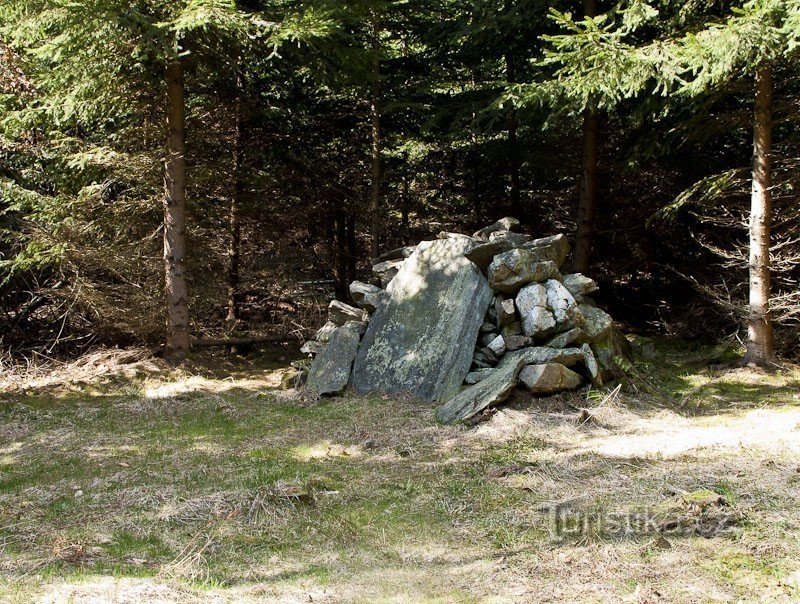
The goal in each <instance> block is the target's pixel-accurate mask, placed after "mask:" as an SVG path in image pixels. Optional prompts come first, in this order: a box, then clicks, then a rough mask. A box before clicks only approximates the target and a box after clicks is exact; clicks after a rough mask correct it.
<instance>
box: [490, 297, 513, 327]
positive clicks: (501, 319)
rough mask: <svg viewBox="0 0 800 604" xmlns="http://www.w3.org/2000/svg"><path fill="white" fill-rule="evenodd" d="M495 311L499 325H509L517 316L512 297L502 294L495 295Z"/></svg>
mask: <svg viewBox="0 0 800 604" xmlns="http://www.w3.org/2000/svg"><path fill="white" fill-rule="evenodd" d="M494 308H495V311H496V312H497V323H498V324H499V325H501V326H502V325H509V324H510V323H513V322H514V321H515V320H516V318H517V307H516V305H515V304H514V298H504V297H503V296H498V297H497V303H496V304H495V307H494Z"/></svg>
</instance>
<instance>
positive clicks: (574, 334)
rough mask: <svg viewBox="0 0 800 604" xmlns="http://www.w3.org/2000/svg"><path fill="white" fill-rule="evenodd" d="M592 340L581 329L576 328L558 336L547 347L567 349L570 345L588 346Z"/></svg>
mask: <svg viewBox="0 0 800 604" xmlns="http://www.w3.org/2000/svg"><path fill="white" fill-rule="evenodd" d="M590 341H591V338H590V337H589V336H587V335H586V332H585V331H583V330H582V329H581V328H580V327H574V328H572V329H570V330H569V331H565V332H564V333H560V334H558V335H557V336H556V337H554V338H553V339H552V340H550V341H549V342H548V343H547V344H545V346H549V347H550V348H566V347H567V346H569V345H570V344H588V343H589V342H590Z"/></svg>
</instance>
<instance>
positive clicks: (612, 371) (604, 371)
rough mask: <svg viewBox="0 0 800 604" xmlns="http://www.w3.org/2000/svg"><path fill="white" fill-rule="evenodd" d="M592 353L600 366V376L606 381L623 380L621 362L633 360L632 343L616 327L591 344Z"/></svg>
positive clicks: (612, 327)
mask: <svg viewBox="0 0 800 604" xmlns="http://www.w3.org/2000/svg"><path fill="white" fill-rule="evenodd" d="M591 348H592V351H593V352H594V355H595V357H597V362H598V364H599V365H600V369H601V371H600V375H601V376H602V378H603V380H604V381H607V380H610V379H614V378H622V377H623V376H624V373H625V372H624V370H623V368H622V366H621V364H620V361H623V360H630V359H631V353H632V349H631V343H630V342H628V339H627V338H626V337H625V336H624V335H622V332H621V331H620V330H619V329H617V328H616V327H614V326H613V325H612V326H611V328H610V329H609V330H608V331H606V332H605V333H603V335H601V336H600V337H598V338H596V339H595V340H594V341H593V342H592V343H591Z"/></svg>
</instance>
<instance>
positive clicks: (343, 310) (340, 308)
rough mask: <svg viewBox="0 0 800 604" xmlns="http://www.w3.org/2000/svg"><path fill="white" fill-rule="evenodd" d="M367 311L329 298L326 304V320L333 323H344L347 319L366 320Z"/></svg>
mask: <svg viewBox="0 0 800 604" xmlns="http://www.w3.org/2000/svg"><path fill="white" fill-rule="evenodd" d="M366 320H367V313H366V312H364V311H363V310H362V309H360V308H356V307H355V306H350V305H349V304H345V303H344V302H340V301H339V300H331V303H330V304H329V305H328V321H330V322H331V323H334V324H335V325H344V324H345V323H347V322H348V321H366Z"/></svg>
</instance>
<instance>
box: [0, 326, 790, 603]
mask: <svg viewBox="0 0 800 604" xmlns="http://www.w3.org/2000/svg"><path fill="white" fill-rule="evenodd" d="M726 355H727V352H725V351H723V350H721V349H714V348H702V347H689V346H687V345H683V344H676V343H672V342H659V343H658V346H657V356H656V357H655V358H654V359H652V360H651V361H649V362H648V363H641V364H639V365H637V367H636V371H635V372H636V374H637V375H638V376H639V377H638V378H636V379H634V380H633V382H632V383H631V384H630V385H629V386H628V388H626V389H625V390H624V391H622V392H616V393H609V392H608V391H596V392H591V393H587V392H585V391H584V392H580V393H575V394H574V395H570V396H561V397H552V398H549V399H543V400H540V401H530V400H525V399H524V397H519V399H518V400H517V401H516V402H515V403H514V404H513V405H511V408H509V409H506V410H504V411H502V412H500V413H498V414H497V415H495V416H494V417H493V418H492V419H491V420H490V421H487V422H485V423H483V424H480V425H478V426H477V427H473V428H464V427H442V426H438V425H437V424H436V423H435V422H434V419H433V411H434V410H433V409H432V408H430V407H429V406H426V405H422V404H418V403H412V402H408V401H402V400H396V399H390V398H378V397H372V398H352V397H345V398H339V399H324V400H321V401H308V400H304V399H303V398H302V397H299V396H296V395H295V394H293V393H291V392H289V393H285V392H281V391H278V390H276V389H275V387H276V386H277V384H279V383H280V377H281V369H280V363H279V364H278V365H276V363H275V359H273V358H271V357H270V358H269V359H268V360H266V361H264V362H263V363H258V362H256V363H248V364H244V363H243V364H242V365H240V366H228V367H226V368H223V369H219V368H217V367H215V368H214V369H213V370H212V369H210V368H209V365H208V364H196V365H195V366H194V367H193V368H192V369H191V370H185V371H182V372H170V371H166V370H160V369H159V368H158V367H150V368H149V369H145V370H140V371H132V372H131V371H129V372H127V373H126V374H125V375H124V376H121V375H120V374H119V372H113V371H112V372H108V373H106V374H104V375H103V376H102V378H97V379H95V378H88V377H87V378H85V379H83V380H81V381H79V382H77V383H69V384H66V385H65V384H64V383H60V384H55V383H54V382H52V381H50V382H46V381H42V380H39V381H38V382H35V383H34V382H32V383H31V384H28V385H27V386H25V387H21V386H20V384H16V385H15V387H14V388H13V389H11V388H9V389H7V392H6V394H4V395H3V402H2V403H0V600H2V601H11V602H14V601H19V602H28V601H31V600H42V601H77V602H80V601H84V600H90V599H92V598H95V600H92V601H148V600H160V601H175V602H192V601H198V602H200V601H207V600H209V599H216V600H218V601H232V602H233V601H236V602H239V601H315V602H319V601H323V602H325V601H328V602H342V601H354V602H375V601H392V602H405V601H415V602H416V601H425V602H450V601H458V602H473V601H504V602H506V601H507V602H520V601H534V602H539V601H553V602H560V601H587V602H600V601H602V602H619V601H633V602H655V601H670V602H728V601H736V600H739V601H775V602H786V601H791V600H792V599H795V598H800V591H798V588H799V587H800V371H798V370H797V369H796V368H792V367H787V368H785V369H784V370H782V371H780V372H777V373H773V374H765V373H761V372H754V371H751V370H745V369H734V370H731V369H722V368H719V367H713V366H712V367H711V368H709V362H712V363H720V362H724V361H725V360H726V359H727V357H726ZM584 408H586V409H588V410H589V413H588V415H587V414H581V413H580V411H581V409H584ZM714 493H716V494H719V495H720V499H719V500H718V501H717V500H715V498H714V496H713V494H714ZM659 531H660V532H659Z"/></svg>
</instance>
